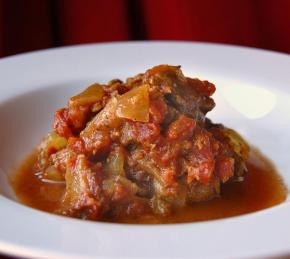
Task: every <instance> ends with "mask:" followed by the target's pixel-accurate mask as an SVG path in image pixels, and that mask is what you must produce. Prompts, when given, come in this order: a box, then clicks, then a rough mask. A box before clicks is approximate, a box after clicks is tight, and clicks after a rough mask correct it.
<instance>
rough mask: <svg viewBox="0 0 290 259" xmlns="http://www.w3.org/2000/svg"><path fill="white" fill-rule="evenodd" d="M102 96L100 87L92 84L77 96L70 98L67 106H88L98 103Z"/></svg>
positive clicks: (102, 91) (102, 92) (102, 90)
mask: <svg viewBox="0 0 290 259" xmlns="http://www.w3.org/2000/svg"><path fill="white" fill-rule="evenodd" d="M103 96H104V89H103V86H102V85H99V84H93V85H91V86H89V87H88V88H87V89H86V90H84V91H83V92H81V93H80V94H78V95H75V96H73V97H71V98H70V100H69V106H75V105H90V104H94V103H96V102H98V101H100V100H101V99H102V98H103Z"/></svg>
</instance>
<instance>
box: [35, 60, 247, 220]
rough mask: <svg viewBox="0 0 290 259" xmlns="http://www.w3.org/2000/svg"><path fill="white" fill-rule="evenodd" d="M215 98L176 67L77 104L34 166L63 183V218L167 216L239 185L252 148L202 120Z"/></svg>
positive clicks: (96, 92)
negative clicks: (229, 184) (228, 184)
mask: <svg viewBox="0 0 290 259" xmlns="http://www.w3.org/2000/svg"><path fill="white" fill-rule="evenodd" d="M214 91H215V86H214V85H213V84H212V83H210V82H208V81H201V80H199V79H192V78H188V77H185V76H184V75H183V73H182V71H181V69H180V66H169V65H160V66H156V67H153V68H151V69H149V70H147V71H146V72H145V73H144V74H139V75H137V76H136V77H132V78H129V79H127V81H126V82H122V81H121V80H112V81H110V82H109V83H108V84H107V85H100V84H93V85H91V86H90V87H89V88H87V89H86V90H85V91H84V92H82V93H80V94H78V95H76V96H73V97H71V98H70V100H69V102H68V107H67V108H63V109H60V110H58V111H56V113H55V119H54V131H53V132H52V133H50V134H49V135H48V137H47V138H45V139H44V141H43V142H42V143H41V145H40V146H39V156H38V162H37V164H36V165H35V166H36V168H37V169H38V175H39V177H41V179H43V180H46V181H50V182H53V181H55V182H64V183H65V185H66V191H65V194H64V197H63V200H62V201H61V204H62V206H61V209H59V210H58V211H57V213H61V214H64V215H69V216H74V217H79V218H85V219H92V220H108V219H109V220H113V219H114V218H122V217H137V216H140V215H148V214H150V215H159V216H160V215H168V214H170V213H172V212H173V211H174V210H175V209H177V208H181V207H184V206H188V205H189V204H193V203H195V202H202V201H206V200H210V199H212V198H214V197H219V195H220V190H221V188H222V185H223V184H225V183H226V182H228V181H234V180H237V179H238V180H241V179H242V176H243V174H244V172H245V171H246V166H245V161H246V159H247V157H248V153H249V149H248V146H247V144H246V143H245V141H244V140H243V139H242V138H241V137H240V136H239V135H238V134H237V133H236V132H235V131H233V130H231V129H227V128H225V127H224V126H222V125H219V124H213V123H212V122H211V121H210V120H208V119H206V117H205V116H206V113H207V112H209V111H211V110H212V109H213V108H214V106H215V103H214V101H213V99H212V98H211V97H210V96H211V95H212V94H213V93H214ZM193 206H194V205H193Z"/></svg>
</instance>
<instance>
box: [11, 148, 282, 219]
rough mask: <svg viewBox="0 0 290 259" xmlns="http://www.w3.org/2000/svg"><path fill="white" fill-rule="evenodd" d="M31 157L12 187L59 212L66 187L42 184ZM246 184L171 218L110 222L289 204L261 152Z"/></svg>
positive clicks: (223, 214) (221, 214)
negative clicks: (36, 174) (286, 202)
mask: <svg viewBox="0 0 290 259" xmlns="http://www.w3.org/2000/svg"><path fill="white" fill-rule="evenodd" d="M35 161H36V155H35V154H34V155H32V156H30V157H29V158H28V159H27V160H25V161H24V162H23V164H22V166H21V167H20V168H19V170H18V172H17V174H16V177H15V178H14V179H13V180H12V186H13V188H14V191H15V193H16V195H17V197H18V199H19V200H20V201H21V202H22V203H24V204H26V205H28V206H30V207H33V208H37V209H40V210H44V211H48V212H53V211H55V210H56V209H57V208H59V206H60V203H59V201H60V200H61V199H62V195H63V193H64V189H65V185H62V184H50V183H43V182H42V181H40V180H39V179H38V178H37V176H35V172H34V171H33V168H32V165H33V163H34V162H35ZM247 168H248V172H247V174H246V176H245V179H244V181H242V182H235V183H233V182H232V183H227V184H224V185H223V186H222V189H221V197H219V198H215V199H213V200H210V201H208V202H200V203H194V204H192V205H191V206H187V207H185V208H183V209H180V210H177V211H175V212H174V213H173V214H172V215H170V216H167V217H156V216H150V215H147V216H144V217H139V218H136V219H134V218H133V219H132V218H122V219H117V220H107V221H113V222H118V223H136V224H164V223H182V222H195V221H204V220H212V219H221V218H227V217H232V216H237V215H242V214H246V213H250V212H254V211H258V210H262V209H265V208H269V207H272V206H274V205H277V204H279V203H282V202H283V201H285V200H286V197H287V189H286V187H285V185H284V183H283V181H282V179H281V177H280V176H279V174H278V173H277V172H276V170H275V168H274V166H273V165H272V163H271V162H270V161H268V160H267V159H266V158H265V157H263V156H262V155H261V154H260V153H259V152H258V151H256V150H255V151H253V150H252V152H251V155H250V159H249V160H248V162H247Z"/></svg>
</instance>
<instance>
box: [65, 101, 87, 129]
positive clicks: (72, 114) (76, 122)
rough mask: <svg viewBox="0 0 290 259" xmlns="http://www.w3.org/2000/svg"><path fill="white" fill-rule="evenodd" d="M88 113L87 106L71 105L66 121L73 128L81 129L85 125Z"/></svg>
mask: <svg viewBox="0 0 290 259" xmlns="http://www.w3.org/2000/svg"><path fill="white" fill-rule="evenodd" d="M89 113H90V110H89V107H88V106H81V105H74V106H71V107H69V109H68V121H69V122H70V125H72V126H73V128H74V129H83V128H84V127H85V126H86V122H87V120H88V115H89Z"/></svg>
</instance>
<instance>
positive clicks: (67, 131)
mask: <svg viewBox="0 0 290 259" xmlns="http://www.w3.org/2000/svg"><path fill="white" fill-rule="evenodd" d="M53 128H54V130H55V131H56V133H57V134H58V135H60V136H62V137H65V138H69V137H71V136H72V135H73V134H72V131H71V128H70V127H69V123H68V110H67V109H59V110H57V111H56V112H55V114H54V123H53Z"/></svg>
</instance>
